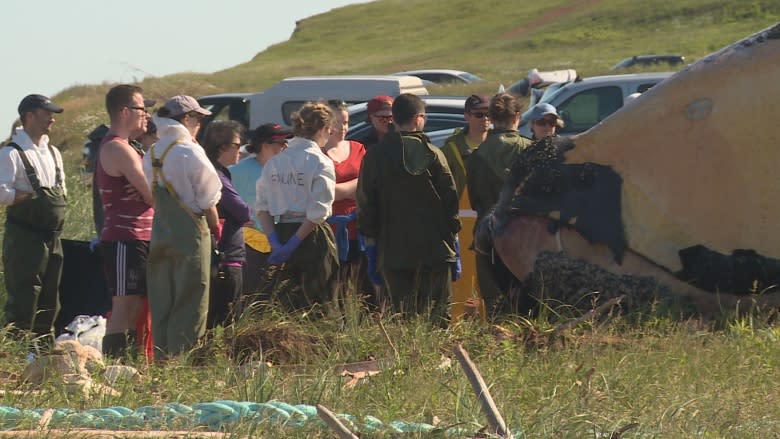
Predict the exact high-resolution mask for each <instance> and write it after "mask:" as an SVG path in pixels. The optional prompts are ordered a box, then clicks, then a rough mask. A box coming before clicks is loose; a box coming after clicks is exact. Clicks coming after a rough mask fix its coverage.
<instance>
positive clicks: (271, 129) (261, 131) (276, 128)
mask: <svg viewBox="0 0 780 439" xmlns="http://www.w3.org/2000/svg"><path fill="white" fill-rule="evenodd" d="M290 137H292V131H290V130H286V129H284V128H282V126H281V125H279V124H278V123H264V124H262V125H260V126H259V127H257V128H255V129H254V130H253V131H252V132H251V133H250V134H249V144H248V145H242V146H241V152H244V153H247V154H254V153H256V152H257V151H258V150H259V148H260V144H261V143H265V142H268V141H271V140H279V139H289V138H290Z"/></svg>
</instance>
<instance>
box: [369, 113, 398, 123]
mask: <svg viewBox="0 0 780 439" xmlns="http://www.w3.org/2000/svg"><path fill="white" fill-rule="evenodd" d="M371 117H375V118H376V120H378V121H380V122H385V123H390V122H392V121H393V116H377V115H373V116H371Z"/></svg>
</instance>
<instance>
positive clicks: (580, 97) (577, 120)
mask: <svg viewBox="0 0 780 439" xmlns="http://www.w3.org/2000/svg"><path fill="white" fill-rule="evenodd" d="M622 106H623V91H622V90H621V89H620V87H599V88H592V89H589V90H584V91H582V92H580V93H577V94H576V95H574V96H572V97H570V98H569V99H567V100H566V101H565V102H564V103H562V104H561V105H559V106H558V114H560V115H561V118H562V119H563V121H564V122H565V124H566V126H565V127H564V128H563V129H562V130H560V133H561V134H566V133H579V132H582V131H587V130H588V129H590V128H591V127H592V126H593V125H596V124H597V123H599V122H601V121H602V120H604V119H606V118H607V116H609V115H610V114H612V113H614V112H615V111H617V110H618V109H619V108H620V107H622Z"/></svg>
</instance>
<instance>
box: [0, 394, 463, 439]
mask: <svg viewBox="0 0 780 439" xmlns="http://www.w3.org/2000/svg"><path fill="white" fill-rule="evenodd" d="M52 410H53V412H52ZM47 412H49V413H50V414H51V419H50V421H49V423H48V427H49V428H63V427H69V428H93V429H106V430H108V429H111V430H121V429H139V428H140V429H149V428H152V429H162V428H195V427H207V428H208V429H209V430H211V431H220V430H222V429H223V428H225V427H227V426H229V425H231V424H237V423H238V422H250V423H252V424H254V425H262V424H266V425H269V426H270V425H273V426H281V427H286V428H287V427H289V428H302V427H305V426H309V427H319V428H327V425H326V424H325V422H323V421H322V420H321V419H320V418H319V417H318V416H317V408H316V407H314V406H311V405H306V404H296V405H291V404H287V403H285V402H280V401H268V402H265V403H257V402H246V401H244V402H240V401H226V400H222V401H214V402H204V403H197V404H193V405H191V406H188V405H186V404H181V403H175V402H174V403H167V404H161V405H153V406H144V407H140V408H138V409H136V410H132V409H129V408H127V407H121V406H117V407H109V408H99V409H90V410H84V411H76V410H72V409H18V408H15V407H9V406H0V428H2V429H4V430H13V429H17V428H20V427H25V428H27V427H30V425H31V424H34V423H37V422H39V421H40V419H41V417H43V416H44V413H47ZM336 417H338V418H339V419H340V420H341V421H342V422H343V423H344V424H345V425H346V426H347V427H349V428H350V429H351V430H353V431H356V432H359V433H429V432H432V431H434V430H438V431H440V432H441V433H443V434H444V435H445V436H446V437H466V436H470V437H473V435H474V433H475V430H473V429H467V428H466V427H463V426H453V427H449V428H442V427H436V426H434V425H431V424H425V423H420V422H404V421H392V422H389V423H384V422H382V421H381V420H379V419H377V418H375V417H373V416H370V415H369V416H364V417H362V418H360V419H358V418H357V417H355V416H353V415H349V414H337V415H336Z"/></svg>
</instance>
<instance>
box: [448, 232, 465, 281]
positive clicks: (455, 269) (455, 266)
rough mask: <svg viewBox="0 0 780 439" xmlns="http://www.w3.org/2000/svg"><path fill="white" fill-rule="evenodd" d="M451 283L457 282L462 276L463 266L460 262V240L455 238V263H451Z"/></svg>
mask: <svg viewBox="0 0 780 439" xmlns="http://www.w3.org/2000/svg"><path fill="white" fill-rule="evenodd" d="M450 271H451V272H452V281H453V282H457V281H458V279H460V276H461V275H462V274H463V264H462V263H461V261H460V240H459V239H458V237H457V236H456V237H455V262H453V263H451V265H450Z"/></svg>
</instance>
